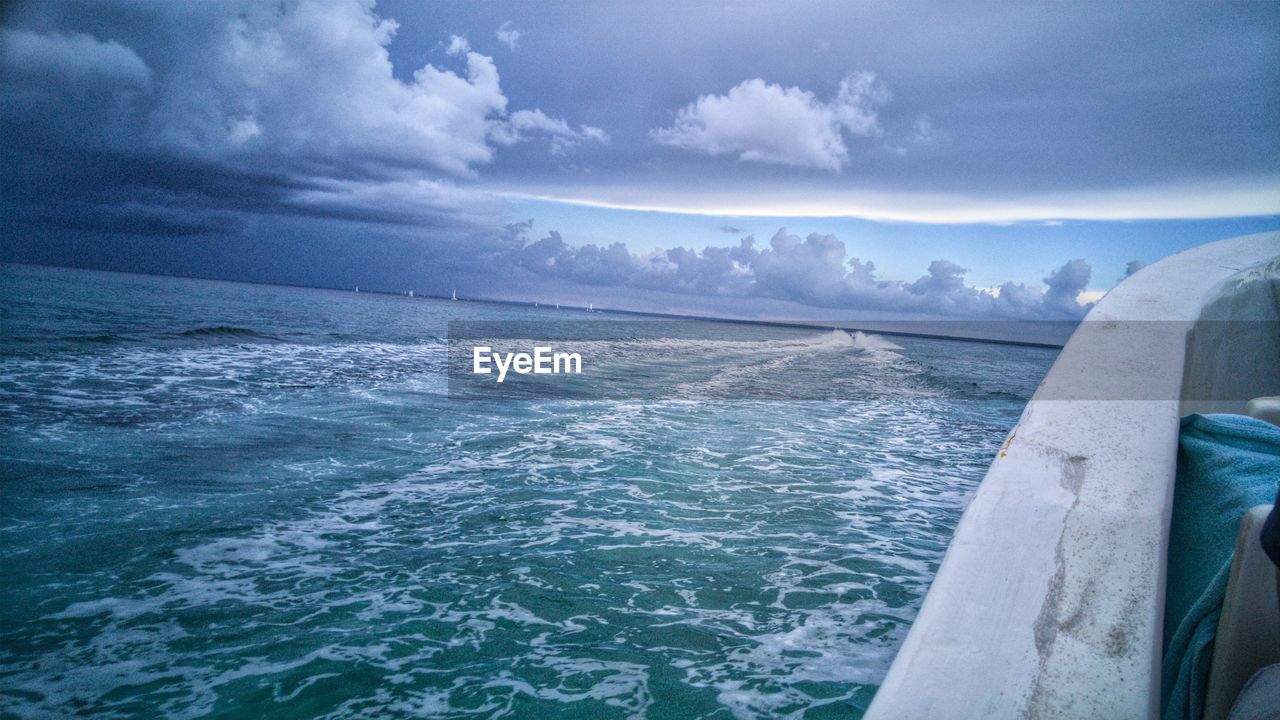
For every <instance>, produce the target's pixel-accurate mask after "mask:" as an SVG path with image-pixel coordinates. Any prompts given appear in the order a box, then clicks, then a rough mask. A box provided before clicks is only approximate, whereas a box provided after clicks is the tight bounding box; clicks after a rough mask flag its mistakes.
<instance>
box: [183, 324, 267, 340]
mask: <svg viewBox="0 0 1280 720" xmlns="http://www.w3.org/2000/svg"><path fill="white" fill-rule="evenodd" d="M173 337H180V338H193V339H216V340H223V339H227V340H267V341H274V342H279V341H280V340H281V339H280V338H278V337H276V336H274V335H268V334H267V333H262V332H258V331H257V330H254V329H252V328H244V327H235V326H233V325H210V326H207V327H197V328H192V329H190V330H183V331H182V332H177V333H174V334H173Z"/></svg>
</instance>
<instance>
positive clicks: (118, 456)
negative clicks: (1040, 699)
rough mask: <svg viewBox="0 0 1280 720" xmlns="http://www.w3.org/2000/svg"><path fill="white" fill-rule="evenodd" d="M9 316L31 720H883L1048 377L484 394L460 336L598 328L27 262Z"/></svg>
mask: <svg viewBox="0 0 1280 720" xmlns="http://www.w3.org/2000/svg"><path fill="white" fill-rule="evenodd" d="M0 296H2V297H3V303H0V313H2V315H0V320H2V321H3V328H4V333H3V340H2V345H0V351H2V353H3V355H2V356H0V433H2V435H0V438H2V440H0V441H2V443H3V468H2V470H0V488H2V489H0V492H3V507H2V509H0V513H2V515H0V518H2V523H0V551H2V553H0V558H2V559H0V563H2V565H0V577H3V578H4V582H2V583H0V711H2V712H3V713H4V714H6V715H8V714H11V715H15V716H24V717H50V718H60V717H67V716H70V715H73V714H78V715H85V716H95V717H156V716H163V717H227V718H258V717H273V718H303V717H307V718H310V717H333V718H338V717H370V718H372V717H471V716H476V717H518V718H631V717H647V718H769V717H806V718H819V717H845V718H847V717H857V716H858V715H859V714H860V713H861V711H862V709H864V708H865V707H866V705H867V703H868V702H869V701H870V698H871V697H872V695H873V694H874V692H875V688H876V686H877V683H878V682H879V681H880V679H881V677H882V676H883V674H884V673H885V671H886V670H887V668H888V665H889V663H890V661H891V659H892V657H893V654H894V652H895V650H896V648H897V646H898V644H899V643H900V642H901V641H902V639H903V637H904V634H905V632H906V629H907V628H908V626H909V624H910V622H911V620H912V618H913V616H914V614H915V612H916V609H917V607H918V606H919V604H920V602H921V599H922V597H923V595H924V592H925V591H926V589H927V587H928V584H929V581H930V578H931V577H932V575H933V573H934V571H935V570H936V568H937V565H938V562H939V561H940V559H941V557H942V554H943V552H944V550H945V548H946V544H947V541H948V538H949V536H950V533H951V531H952V529H953V528H954V526H955V524H956V522H957V520H958V519H959V516H960V513H961V511H962V510H963V508H964V505H965V502H966V500H967V498H968V497H969V496H970V495H971V493H972V491H973V489H974V488H975V486H976V484H977V482H978V481H979V480H980V479H981V477H982V474H983V472H984V471H985V468H986V466H987V464H988V462H989V460H990V458H991V457H992V455H993V453H994V452H995V450H996V449H997V448H998V447H999V445H1000V443H1001V442H1002V440H1003V439H1004V436H1005V434H1006V433H1007V432H1008V430H1009V429H1010V428H1011V427H1012V426H1013V424H1014V422H1015V421H1016V420H1017V417H1018V415H1019V413H1020V412H1021V409H1022V406H1023V404H1024V403H1025V400H1026V398H1027V397H1028V396H1029V395H1030V393H1031V392H1032V391H1033V390H1034V388H1035V386H1036V383H1037V382H1038V381H1039V379H1040V378H1041V377H1042V376H1043V374H1044V373H1045V371H1046V370H1047V369H1048V366H1049V365H1050V364H1051V362H1052V360H1053V358H1054V352H1053V351H1049V350H1042V349H1035V348H1020V347H1007V346H994V345H984V344H977V343H966V342H955V341H941V340H924V339H892V341H891V342H890V340H889V339H884V338H876V337H861V336H860V337H856V338H854V337H850V336H849V335H847V334H844V333H840V334H831V333H819V332H815V331H810V330H796V329H779V328H763V327H751V326H741V325H737V326H728V325H723V324H719V323H694V324H690V326H689V327H691V328H693V331H692V332H686V333H684V336H683V337H680V338H672V337H667V336H665V335H664V334H663V331H661V330H660V328H661V327H662V326H661V325H659V324H655V325H653V326H644V325H642V324H639V323H637V328H638V329H637V330H636V331H635V333H634V336H633V337H631V338H629V339H628V340H627V342H625V343H622V344H608V347H609V348H610V351H609V352H608V353H606V354H605V355H604V356H602V358H603V359H602V360H600V362H604V363H606V364H610V363H611V364H612V365H610V367H616V368H624V369H628V372H631V373H632V374H633V375H634V376H635V377H637V378H639V379H638V380H637V382H642V383H647V387H648V388H649V391H647V392H645V393H637V396H636V397H634V398H627V397H620V398H615V399H610V400H592V399H589V398H586V399H584V398H581V397H577V398H575V399H569V398H556V397H547V398H541V399H539V398H532V399H528V398H526V399H523V400H513V401H506V402H503V401H495V400H483V401H482V400H461V399H457V398H452V399H451V398H450V396H449V395H448V393H447V388H448V384H447V381H446V374H445V373H446V365H447V356H446V339H445V338H446V328H447V323H448V322H449V321H450V320H480V321H502V322H516V321H521V322H529V321H535V322H546V323H554V324H558V325H557V326H558V327H561V329H563V327H565V326H564V325H563V323H565V322H568V321H570V320H582V319H586V316H585V314H584V313H578V312H573V311H568V310H565V311H560V312H559V313H557V312H556V311H554V310H550V309H545V308H542V309H534V308H522V307H514V306H504V305H494V304H487V303H473V302H449V301H445V300H430V299H421V298H415V299H410V298H407V297H394V296H382V295H373V294H369V293H361V294H355V293H349V292H337V291H326V290H312V289H299V288H285V287H273V286H257V285H244V284H234V283H220V282H211V281H199V280H181V279H172V278H155V277H144V276H132V275H119V274H109V273H91V272H84V271H74V270H57V269H44V268H29V267H18V266H0ZM593 317H594V316H593ZM615 319H616V318H615ZM646 327H653V328H659V329H655V330H646V329H645V328H646ZM729 328H732V329H731V330H730V329H729ZM773 386H787V387H805V388H807V389H809V390H812V391H813V392H812V393H806V394H805V396H806V397H814V396H816V397H825V398H826V399H824V400H806V401H797V400H787V399H768V398H769V397H771V395H770V393H768V392H761V389H762V388H764V389H766V390H767V389H768V388H769V387H773ZM662 387H668V388H671V391H670V392H668V393H665V394H664V393H660V392H654V391H653V389H654V388H662Z"/></svg>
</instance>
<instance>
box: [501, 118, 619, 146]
mask: <svg viewBox="0 0 1280 720" xmlns="http://www.w3.org/2000/svg"><path fill="white" fill-rule="evenodd" d="M536 135H542V136H545V137H549V138H550V139H551V152H552V154H555V155H564V154H565V153H567V152H568V150H569V149H570V148H572V147H574V146H576V145H578V144H580V143H583V142H593V143H599V144H604V143H607V142H609V134H608V133H606V132H605V131H604V130H601V129H600V128H598V127H592V126H591V125H579V126H578V128H577V129H576V130H575V129H574V128H572V127H570V126H569V123H567V122H565V121H564V120H561V119H559V118H553V117H549V116H548V115H547V114H546V113H544V112H542V111H541V110H517V111H516V112H513V113H511V116H510V117H509V118H508V119H507V121H506V122H503V123H498V124H495V125H494V126H493V128H492V130H491V132H490V136H491V138H492V139H493V141H494V142H497V143H499V144H502V145H511V144H513V143H517V142H520V141H522V140H527V139H529V138H530V137H533V136H536Z"/></svg>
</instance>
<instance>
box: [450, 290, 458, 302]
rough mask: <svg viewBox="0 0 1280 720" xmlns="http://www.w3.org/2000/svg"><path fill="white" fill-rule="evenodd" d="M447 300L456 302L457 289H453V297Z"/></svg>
mask: <svg viewBox="0 0 1280 720" xmlns="http://www.w3.org/2000/svg"><path fill="white" fill-rule="evenodd" d="M449 299H450V300H457V299H458V288H454V289H453V297H451V298H449Z"/></svg>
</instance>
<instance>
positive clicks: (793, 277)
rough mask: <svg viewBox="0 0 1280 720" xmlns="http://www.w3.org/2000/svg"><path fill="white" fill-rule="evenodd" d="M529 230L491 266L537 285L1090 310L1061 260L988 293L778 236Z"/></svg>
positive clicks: (1077, 274) (997, 311) (959, 310)
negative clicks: (702, 238) (906, 278)
mask: <svg viewBox="0 0 1280 720" xmlns="http://www.w3.org/2000/svg"><path fill="white" fill-rule="evenodd" d="M528 229H529V224H521V225H519V226H512V227H511V228H510V230H511V233H512V234H511V238H510V241H509V243H510V244H509V246H508V247H507V248H506V249H504V250H503V251H502V252H500V253H496V254H494V255H493V256H492V257H491V258H490V262H491V263H493V264H495V265H506V266H516V267H518V268H519V269H521V270H523V271H525V272H528V273H532V274H534V275H537V276H539V277H541V278H545V279H550V280H556V281H561V282H569V283H576V284H582V285H604V286H620V287H632V288H642V289H647V290H659V291H663V292H671V293H682V294H689V295H703V296H714V297H743V298H747V297H753V298H768V299H773V300H786V301H792V302H797V303H801V304H804V305H810V306H814V307H820V308H834V309H844V310H873V311H887V312H899V313H917V314H928V315H940V316H948V317H965V318H1011V319H1036V320H1078V319H1080V318H1082V317H1083V316H1084V314H1085V313H1086V312H1088V310H1089V308H1091V307H1092V304H1090V303H1084V304H1082V303H1080V302H1079V300H1078V298H1079V296H1080V294H1081V293H1082V292H1083V291H1084V290H1085V288H1086V287H1087V285H1088V283H1089V278H1090V275H1091V268H1090V265H1089V263H1087V262H1085V261H1084V260H1081V259H1076V260H1070V261H1068V262H1066V263H1065V264H1063V265H1062V266H1061V267H1059V268H1058V269H1056V270H1054V271H1053V272H1051V273H1049V274H1048V276H1046V277H1045V278H1044V287H1037V286H1029V285H1026V284H1024V283H1014V282H1008V283H1005V284H1003V285H1001V286H999V287H998V288H995V289H993V290H986V289H979V288H975V287H971V286H968V285H966V284H965V280H964V276H965V273H966V272H967V270H966V269H965V268H963V267H960V266H959V265H957V264H955V263H953V262H950V261H948V260H935V261H933V262H932V263H930V265H929V268H928V271H927V272H926V274H924V275H923V276H921V277H920V278H919V279H917V280H915V281H913V282H902V281H897V280H888V279H883V278H880V277H878V276H877V274H876V267H875V264H874V263H872V262H871V261H869V260H867V261H864V260H861V259H859V258H856V257H849V256H848V254H847V252H846V249H845V244H844V242H843V241H841V240H840V239H839V238H837V237H836V236H834V235H822V234H818V233H813V234H810V235H809V236H807V237H805V238H801V237H799V236H797V235H792V234H790V233H788V232H787V230H786V228H781V229H779V230H778V231H777V232H776V233H775V234H774V235H773V237H772V238H770V239H769V243H768V245H767V246H766V247H763V248H760V247H757V244H756V240H755V238H754V237H752V236H747V237H745V238H743V239H742V240H740V241H739V243H738V244H737V245H733V246H725V247H715V246H708V247H705V248H703V249H702V250H701V251H696V250H693V249H689V248H684V247H676V248H672V249H669V250H658V251H655V252H652V253H647V254H643V255H637V254H633V253H631V252H630V251H629V250H628V249H627V247H626V246H625V245H624V244H622V243H613V244H610V245H607V246H604V247H601V246H598V245H595V244H587V245H582V246H578V247H574V246H571V245H570V244H568V243H567V242H565V240H564V238H563V237H562V236H561V235H560V233H558V232H555V231H552V232H550V233H548V234H547V236H546V237H543V238H541V239H538V240H535V241H529V240H528V239H527V237H526V234H525V233H526V232H527V230H528Z"/></svg>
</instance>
